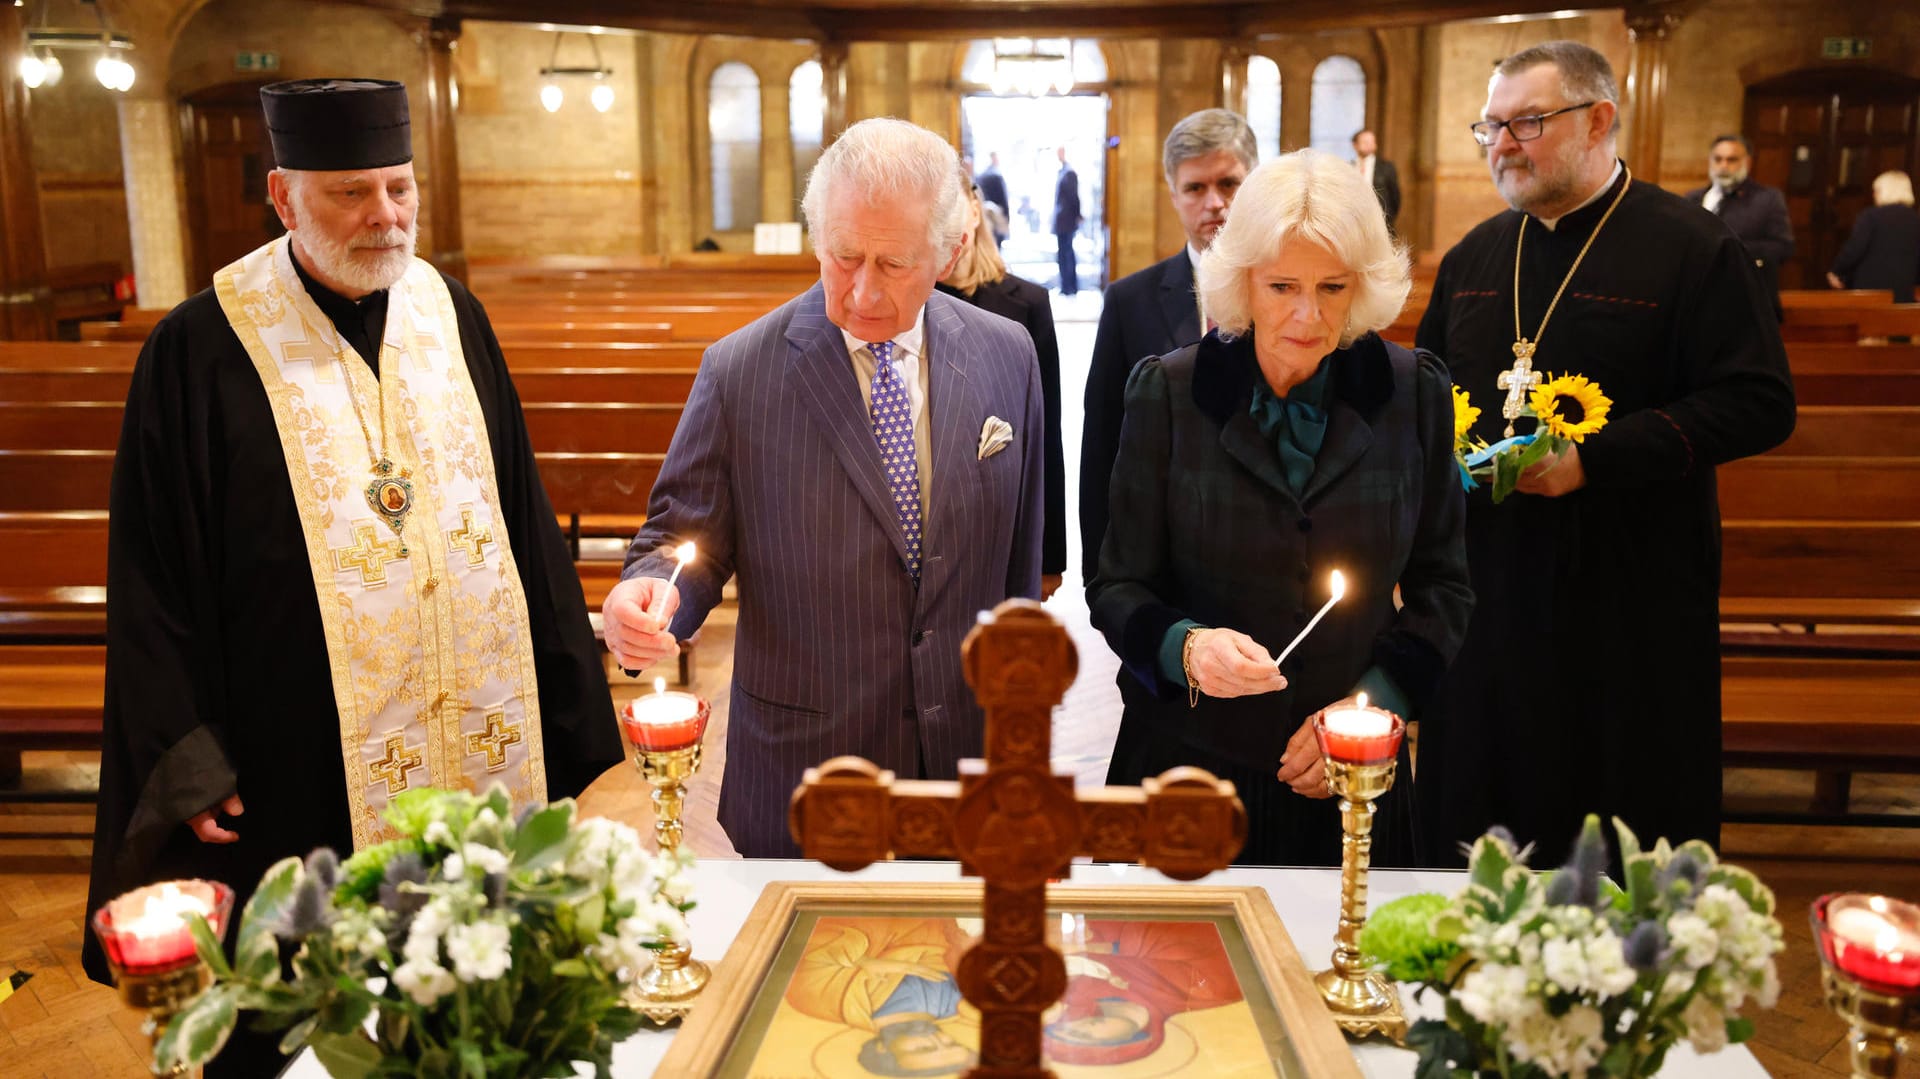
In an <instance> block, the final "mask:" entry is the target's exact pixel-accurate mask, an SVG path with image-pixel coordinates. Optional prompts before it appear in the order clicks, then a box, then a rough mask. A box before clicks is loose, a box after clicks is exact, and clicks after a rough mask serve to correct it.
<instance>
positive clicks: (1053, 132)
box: [960, 94, 1107, 292]
mask: <svg viewBox="0 0 1920 1079" xmlns="http://www.w3.org/2000/svg"><path fill="white" fill-rule="evenodd" d="M960 140H961V146H962V147H963V152H964V153H966V155H967V156H968V158H969V159H971V161H972V162H973V171H974V174H975V175H976V176H977V175H979V174H980V173H981V172H983V171H985V170H986V169H987V168H988V166H989V164H990V163H991V162H992V161H993V160H994V158H995V157H996V156H997V158H998V161H999V171H1000V175H1001V177H1002V178H1003V179H1004V180H1005V181H1006V187H1007V203H1008V210H1009V213H1008V218H1009V220H1008V222H1007V239H1006V241H1005V242H1004V243H1002V244H1001V245H1000V253H1001V256H1002V257H1003V258H1005V259H1006V260H1007V269H1008V271H1009V272H1011V273H1013V274H1015V275H1017V276H1020V277H1024V278H1026V279H1027V280H1029V281H1034V282H1037V283H1039V284H1041V285H1044V286H1046V287H1047V288H1048V289H1049V290H1052V291H1055V292H1058V291H1059V289H1060V277H1061V273H1060V266H1059V260H1058V254H1057V250H1058V249H1057V241H1056V240H1055V238H1054V232H1053V224H1054V210H1055V196H1056V192H1057V190H1058V188H1059V184H1060V176H1061V167H1060V156H1059V151H1060V149H1061V148H1062V147H1064V148H1065V149H1066V162H1067V164H1068V165H1069V166H1071V167H1072V169H1073V171H1074V173H1075V175H1076V176H1077V177H1078V179H1079V189H1080V214H1081V221H1080V226H1079V228H1078V229H1076V230H1075V231H1074V234H1073V253H1074V265H1075V268H1076V271H1077V276H1078V278H1079V287H1080V289H1081V290H1084V291H1089V292H1093V291H1098V290H1099V289H1101V288H1104V287H1105V286H1106V268H1107V221H1106V191H1107V173H1106V160H1107V149H1106V148H1107V97H1106V95H1105V94H1074V95H1070V96H1067V97H1040V98H1032V97H1025V96H1020V97H996V96H994V95H992V94H968V95H967V96H965V97H963V98H961V99H960Z"/></svg>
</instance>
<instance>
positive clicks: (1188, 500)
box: [1087, 333, 1473, 863]
mask: <svg viewBox="0 0 1920 1079" xmlns="http://www.w3.org/2000/svg"><path fill="white" fill-rule="evenodd" d="M1330 362H1331V364H1332V386H1331V392H1330V394H1329V398H1328V407H1327V412H1328V421H1327V431H1326V437H1325V440H1324V442H1323V444H1322V446H1321V449H1320V453H1319V455H1318V457H1317V458H1316V459H1315V464H1314V472H1313V476H1312V478H1311V479H1309V480H1308V482H1307V485H1306V489H1305V491H1304V492H1301V493H1300V494H1297V495H1296V494H1295V493H1294V492H1292V491H1291V490H1290V489H1289V488H1288V486H1287V483H1286V481H1285V474H1284V472H1283V470H1282V466H1281V462H1280V456H1279V453H1278V451H1277V450H1276V449H1275V448H1274V445H1273V443H1272V442H1271V441H1269V440H1268V439H1267V438H1266V437H1265V436H1264V435H1262V434H1261V433H1260V429H1259V427H1258V425H1257V424H1256V423H1255V421H1254V419H1253V417H1252V415H1251V414H1250V412H1249V405H1250V403H1251V401H1252V397H1253V387H1254V379H1256V378H1258V377H1260V374H1259V366H1258V363H1257V361H1256V360H1255V356H1254V345H1253V338H1252V336H1251V334H1249V335H1247V336H1243V337H1240V338H1237V339H1235V340H1232V341H1223V340H1221V339H1220V337H1219V335H1218V334H1217V333H1215V334H1209V335H1208V336H1207V337H1206V338H1205V339H1203V340H1201V341H1200V342H1198V343H1196V344H1194V345H1189V346H1187V347H1186V348H1183V349H1180V350H1179V351H1177V352H1173V353H1170V354H1168V355H1166V356H1163V357H1160V358H1158V359H1149V360H1146V361H1143V362H1142V363H1141V364H1140V365H1139V366H1138V367H1137V368H1135V369H1134V372H1133V375H1132V376H1131V378H1130V379H1129V381H1128V385H1127V403H1126V418H1125V420H1124V421H1123V423H1122V426H1121V437H1120V453H1119V457H1118V459H1117V460H1116V462H1115V466H1114V473H1113V481H1112V484H1111V486H1110V489H1109V494H1110V503H1111V506H1112V517H1111V523H1110V524H1109V526H1108V528H1107V533H1106V539H1105V542H1104V543H1103V544H1102V546H1101V549H1100V562H1099V572H1098V574H1097V575H1096V576H1095V578H1094V580H1093V581H1092V583H1091V584H1090V585H1089V586H1088V597H1087V598H1088V604H1089V606H1090V607H1091V608H1092V612H1093V624H1094V626H1095V627H1096V628H1098V629H1099V630H1100V631H1101V632H1102V633H1103V634H1105V636H1106V638H1107V641H1108V643H1109V644H1110V645H1112V646H1113V648H1114V650H1115V651H1116V652H1117V653H1118V654H1119V656H1120V659H1121V663H1122V667H1121V670H1120V673H1119V675H1118V679H1117V680H1118V682H1119V686H1120V693H1121V696H1122V698H1123V700H1124V701H1125V712H1124V714H1123V715H1122V718H1121V730H1120V736H1119V739H1118V742H1119V744H1118V745H1117V746H1116V750H1115V756H1114V770H1113V771H1112V772H1110V773H1109V777H1108V778H1109V782H1133V781H1136V780H1137V779H1138V778H1140V776H1141V775H1153V774H1157V773H1158V772H1159V771H1162V770H1164V769H1165V768H1169V767H1172V766H1174V765H1177V764H1199V765H1201V766H1202V767H1210V768H1215V769H1216V770H1219V766H1220V765H1222V764H1238V765H1241V766H1243V767H1244V768H1245V769H1246V772H1245V773H1241V774H1240V776H1239V777H1238V778H1236V782H1238V783H1240V784H1241V786H1242V787H1243V790H1242V797H1243V798H1246V799H1247V800H1248V810H1249V816H1250V821H1251V829H1250V836H1249V844H1248V847H1249V852H1250V853H1253V854H1254V855H1255V857H1254V858H1253V859H1249V860H1263V861H1285V862H1292V863H1310V862H1315V861H1325V860H1328V857H1329V855H1330V857H1331V860H1333V861H1337V859H1338V841H1339V826H1338V823H1337V819H1338V813H1337V810H1336V809H1335V808H1334V802H1333V800H1331V799H1326V800H1318V801H1313V800H1308V799H1305V798H1303V797H1300V796H1298V795H1293V794H1292V793H1291V792H1290V791H1287V790H1286V789H1285V788H1284V787H1281V786H1280V785H1279V784H1278V782H1277V781H1276V780H1274V779H1273V773H1274V771H1275V770H1276V769H1277V767H1278V761H1279V757H1280V753H1281V751H1282V749H1283V748H1284V747H1285V745H1286V742H1287V739H1288V738H1289V737H1290V736H1291V735H1292V734H1293V732H1294V731H1295V730H1296V729H1297V728H1298V727H1299V725H1300V724H1301V723H1302V722H1303V721H1304V720H1305V719H1306V718H1307V717H1308V716H1310V715H1312V714H1313V713H1314V712H1316V711H1318V710H1319V709H1320V708H1322V707H1325V706H1326V705H1327V704H1330V703H1332V702H1334V701H1337V700H1340V699H1341V698H1343V697H1346V696H1347V695H1348V694H1349V693H1351V692H1352V691H1353V689H1354V685H1355V683H1356V681H1357V680H1358V679H1359V678H1360V676H1361V675H1362V674H1363V673H1365V672H1366V671H1367V670H1368V669H1369V668H1370V667H1373V666H1375V665H1377V666H1379V667H1380V668H1381V669H1382V670H1383V671H1384V672H1385V673H1386V674H1387V675H1388V676H1389V677H1390V678H1391V679H1392V680H1393V681H1394V683H1395V684H1396V685H1397V686H1398V687H1399V688H1400V689H1401V690H1402V692H1403V693H1405V694H1406V695H1407V697H1408V699H1409V700H1410V701H1411V702H1412V703H1413V711H1414V715H1411V716H1407V717H1404V718H1407V719H1414V718H1417V716H1418V709H1419V706H1420V704H1421V703H1422V702H1424V701H1425V700H1426V698H1427V697H1428V696H1429V695H1430V694H1431V692H1432V691H1433V688H1434V686H1435V685H1436V684H1437V683H1438V681H1439V679H1440V676H1441V674H1442V673H1443V672H1444V670H1445V669H1446V665H1447V663H1448V662H1449V661H1450V660H1451V659H1452V657H1453V654H1454V653H1455V651H1456V650H1458V648H1459V647H1460V643H1461V641H1462V640H1463V639H1464V637H1465V635H1466V628H1467V620H1468V616H1469V614H1470V613H1471V612H1472V609H1473V592H1472V589H1471V588H1470V587H1469V586H1468V581H1467V560H1466V544H1465V533H1464V529H1465V522H1466V509H1465V500H1464V498H1463V495H1462V491H1461V487H1460V479H1459V474H1458V472H1457V470H1456V468H1455V466H1454V463H1453V400H1452V382H1451V380H1450V379H1449V378H1448V376H1447V371H1446V368H1445V367H1444V366H1443V365H1442V364H1441V363H1440V361H1439V360H1438V359H1436V358H1435V357H1434V356H1433V355H1432V354H1430V353H1426V352H1419V353H1416V352H1412V351H1409V350H1408V349H1405V348H1402V347H1400V346H1399V345H1394V344H1390V343H1387V342H1385V341H1382V340H1381V339H1380V338H1379V337H1378V336H1377V335H1373V334H1369V335H1367V336H1365V337H1362V338H1360V339H1359V340H1357V341H1355V342H1354V343H1353V345H1351V346H1350V347H1348V348H1345V349H1341V350H1339V351H1337V352H1335V353H1333V354H1332V356H1331V358H1330ZM1334 569H1338V570H1340V571H1341V573H1342V574H1343V575H1344V576H1345V577H1346V580H1347V593H1346V597H1345V598H1344V599H1343V600H1341V602H1340V603H1338V604H1336V605H1335V606H1334V608H1333V609H1332V610H1331V611H1330V612H1328V614H1327V616H1326V618H1325V619H1324V620H1323V621H1322V622H1321V623H1320V625H1319V626H1318V627H1317V628H1316V629H1315V630H1314V632H1313V633H1312V634H1311V635H1309V636H1308V637H1307V639H1306V640H1305V641H1304V642H1303V643H1302V644H1301V645H1300V647H1299V648H1298V649H1297V650H1296V651H1295V652H1294V653H1293V654H1292V655H1291V656H1289V657H1288V659H1287V662H1286V664H1285V666H1284V667H1283V668H1282V672H1283V673H1284V674H1285V675H1286V676H1287V681H1288V686H1287V688H1286V689H1284V690H1282V691H1280V692H1278V693H1273V694H1264V695H1260V696H1255V697H1241V698H1237V699H1232V700H1219V699H1215V698H1211V697H1205V696H1203V697H1201V698H1200V700H1199V703H1198V705H1197V706H1195V707H1189V705H1188V701H1187V687H1186V685H1185V684H1184V682H1183V681H1182V682H1173V681H1169V680H1168V679H1167V678H1166V677H1165V676H1164V675H1163V673H1162V672H1161V670H1160V667H1159V655H1160V646H1161V642H1162V640H1163V638H1164V637H1165V635H1166V632H1167V630H1168V629H1169V628H1170V627H1172V626H1173V625H1174V624H1175V623H1177V622H1179V621H1180V620H1181V619H1185V618H1191V619H1193V620H1195V621H1197V622H1199V623H1200V624H1202V625H1204V626H1224V627H1230V628H1233V629H1237V630H1240V631H1241V632H1243V633H1246V634H1248V635H1249V636H1251V637H1253V638H1254V639H1255V640H1257V641H1259V642H1260V643H1262V644H1263V645H1265V646H1266V647H1267V649H1268V650H1269V651H1270V652H1273V653H1276V654H1277V653H1278V652H1279V650H1280V649H1281V648H1282V647H1284V646H1285V645H1286V643H1287V642H1288V641H1289V640H1291V639H1292V638H1293V636H1294V634H1296V633H1298V632H1299V631H1300V629H1301V628H1302V627H1304V626H1305V625H1306V623H1307V621H1308V620H1309V619H1311V618H1312V617H1313V615H1314V612H1315V611H1317V610H1318V609H1319V608H1320V606H1321V604H1323V603H1324V602H1325V601H1326V598H1327V595H1328V587H1329V586H1328V577H1329V572H1330V571H1331V570H1334ZM1396 586H1398V588H1399V593H1400V600H1401V602H1400V604H1399V605H1398V606H1396V604H1395V599H1394V590H1395V587H1396ZM1143 747H1144V748H1143ZM1228 770H1229V771H1231V769H1228ZM1262 777H1264V782H1265V784H1268V785H1271V787H1273V788H1277V789H1274V790H1267V791H1261V790H1247V789H1245V788H1247V787H1248V786H1249V785H1251V784H1254V783H1255V782H1256V781H1258V780H1260V779H1261V778H1262ZM1411 778H1412V777H1411V775H1410V773H1408V772H1406V771H1403V772H1402V773H1401V776H1400V778H1399V784H1400V785H1402V786H1403V787H1409V788H1410V787H1411ZM1263 831H1264V832H1266V833H1267V834H1266V835H1264V836H1263V835H1262V832H1263ZM1289 837H1296V838H1298V839H1300V840H1301V842H1298V843H1296V842H1294V841H1293V839H1292V838H1289ZM1385 838H1386V837H1385V836H1383V841H1384V840H1385ZM1329 844H1330V846H1329ZM1410 856H1411V855H1410V852H1408V857H1410ZM1243 858H1245V856H1244V855H1243Z"/></svg>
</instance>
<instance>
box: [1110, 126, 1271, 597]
mask: <svg viewBox="0 0 1920 1079" xmlns="http://www.w3.org/2000/svg"><path fill="white" fill-rule="evenodd" d="M1259 160H1260V147H1259V144H1258V143H1257V142H1255V141H1254V137H1253V129H1252V128H1250V127H1248V126H1247V122H1246V120H1244V119H1242V118H1241V117H1240V114H1239V113H1235V112H1229V111H1228V110H1226V109H1202V110H1200V111H1199V112H1196V113H1193V114H1192V115H1190V116H1187V117H1185V118H1184V119H1182V120H1181V121H1180V122H1179V123H1177V124H1175V125H1173V130H1172V131H1170V132H1168V133H1167V142H1166V146H1165V147H1164V148H1163V150H1162V152H1161V155H1160V164H1161V166H1162V168H1163V169H1164V171H1165V173H1166V177H1167V190H1168V193H1169V194H1170V195H1171V196H1172V198H1173V209H1174V212H1175V213H1177V214H1179V215H1180V225H1181V227H1182V228H1183V229H1184V230H1185V231H1186V234H1187V244H1186V246H1185V247H1183V248H1181V249H1180V250H1179V252H1178V253H1176V254H1174V255H1173V256H1172V257H1171V258H1167V259H1163V260H1161V261H1160V262H1156V263H1154V264H1153V265H1151V266H1149V267H1147V268H1146V269H1144V270H1140V271H1139V272H1137V273H1131V274H1128V275H1127V276H1125V277H1123V278H1121V279H1120V280H1118V281H1115V282H1114V283H1113V284H1112V285H1110V286H1109V287H1108V288H1107V297H1106V303H1105V305H1104V306H1103V307H1102V308H1101V310H1100V328H1099V329H1098V330H1097V331H1096V332H1095V334H1094V338H1093V363H1092V366H1091V368H1090V369H1089V370H1088V371H1087V392H1086V399H1085V405H1086V421H1085V424H1086V425H1085V427H1084V428H1083V430H1082V434H1081V442H1080V540H1081V547H1080V566H1081V580H1082V581H1086V580H1090V579H1092V577H1093V569H1092V567H1094V566H1095V565H1098V564H1099V561H1100V538H1101V537H1102V536H1104V535H1106V533H1107V484H1108V481H1109V480H1111V479H1112V477H1113V459H1114V457H1115V456H1116V455H1117V454H1118V453H1119V452H1120V419H1121V416H1122V415H1123V414H1124V413H1125V412H1126V395H1127V375H1128V373H1129V372H1131V371H1132V370H1133V365H1134V364H1136V363H1139V362H1140V361H1141V360H1143V359H1145V358H1146V357H1148V356H1164V355H1166V354H1167V353H1169V352H1172V351H1173V350H1174V349H1177V348H1180V347H1181V346H1183V345H1190V344H1192V343H1193V342H1195V341H1198V340H1200V338H1201V335H1202V334H1203V333H1205V330H1206V323H1205V322H1204V320H1203V319H1202V316H1201V313H1200V305H1199V301H1198V300H1196V299H1195V298H1194V293H1193V263H1194V260H1195V259H1198V258H1199V257H1200V253H1201V252H1202V251H1205V250H1206V249H1207V248H1208V247H1209V246H1210V245H1212V243H1213V235H1214V233H1216V232H1219V231H1220V226H1221V225H1223V224H1225V223H1226V221H1227V207H1228V206H1230V205H1232V204H1233V196H1234V194H1235V193H1236V192H1238V191H1239V190H1240V181H1242V180H1244V179H1246V178H1247V173H1249V172H1252V171H1253V166H1254V165H1256V164H1258V163H1259Z"/></svg>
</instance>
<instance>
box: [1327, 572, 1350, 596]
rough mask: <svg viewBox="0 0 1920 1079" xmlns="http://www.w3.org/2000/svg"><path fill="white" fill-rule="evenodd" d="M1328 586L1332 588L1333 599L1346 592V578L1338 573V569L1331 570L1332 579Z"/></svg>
mask: <svg viewBox="0 0 1920 1079" xmlns="http://www.w3.org/2000/svg"><path fill="white" fill-rule="evenodd" d="M1330 587H1331V588H1332V589H1333V598H1334V599H1339V598H1340V597H1341V596H1344V595H1346V594H1347V579H1346V578H1345V577H1342V576H1341V575H1340V571H1339V570H1334V571H1333V581H1332V584H1331V585H1330Z"/></svg>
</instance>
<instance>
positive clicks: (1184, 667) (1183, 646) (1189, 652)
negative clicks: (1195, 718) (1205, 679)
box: [1180, 626, 1206, 708]
mask: <svg viewBox="0 0 1920 1079" xmlns="http://www.w3.org/2000/svg"><path fill="white" fill-rule="evenodd" d="M1205 628H1206V627H1205V626H1188V627H1187V639H1186V640H1184V641H1182V642H1180V670H1181V672H1182V673H1184V674H1185V675H1186V676H1187V707H1188V708H1198V707H1200V683H1199V681H1198V680H1196V679H1195V678H1194V677H1193V638H1194V636H1195V635H1196V634H1198V633H1199V632H1200V631H1201V630H1203V629H1205Z"/></svg>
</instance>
